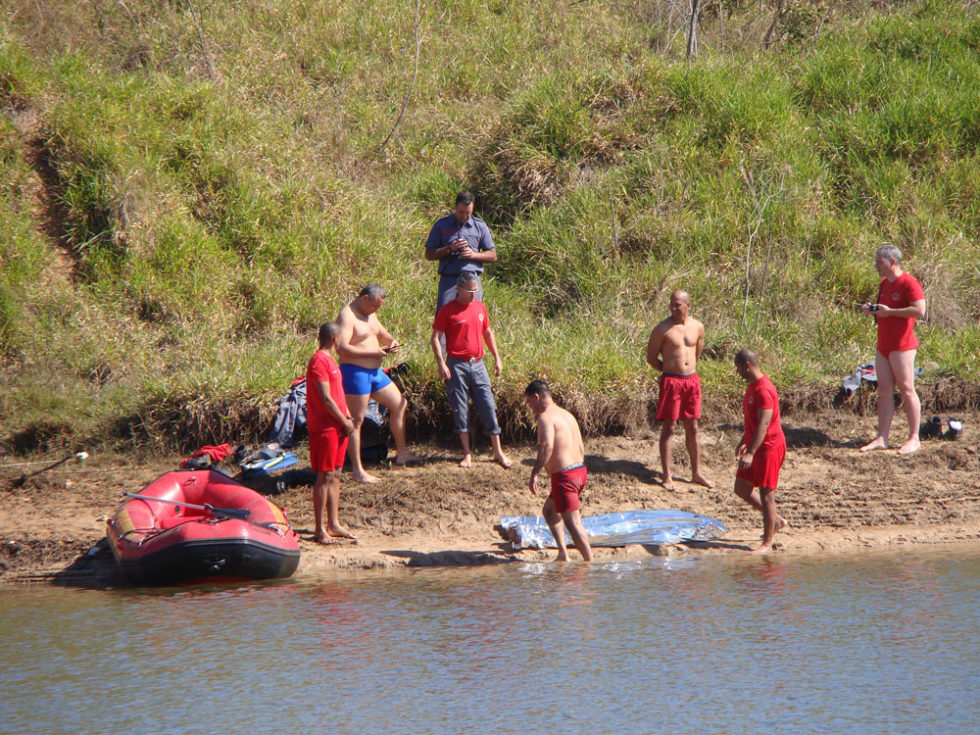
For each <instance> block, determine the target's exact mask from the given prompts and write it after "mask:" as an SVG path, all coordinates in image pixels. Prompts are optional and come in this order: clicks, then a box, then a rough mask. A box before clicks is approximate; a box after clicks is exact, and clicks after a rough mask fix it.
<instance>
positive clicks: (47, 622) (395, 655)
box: [0, 553, 980, 733]
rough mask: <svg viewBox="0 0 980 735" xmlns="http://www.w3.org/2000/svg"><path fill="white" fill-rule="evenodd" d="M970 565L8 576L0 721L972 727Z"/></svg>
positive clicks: (45, 726)
mask: <svg viewBox="0 0 980 735" xmlns="http://www.w3.org/2000/svg"><path fill="white" fill-rule="evenodd" d="M978 562H980V554H976V553H973V554H967V555H960V556H956V555H948V554H947V555H928V554H916V556H915V557H912V556H909V555H875V556H861V557H854V558H831V559H829V560H821V559H810V558H793V557H791V556H788V555H787V556H783V555H780V556H776V557H770V558H761V559H760V558H754V557H753V558H749V557H747V556H738V557H734V556H733V557H716V558H710V559H705V558H697V559H694V558H684V559H669V558H668V559H662V558H652V559H649V560H642V561H633V560H631V561H628V562H609V563H605V564H603V563H600V564H593V565H584V564H574V563H573V564H568V565H556V564H523V565H512V566H508V567H492V568H482V569H473V568H467V569H443V570H439V569H425V570H419V571H417V572H415V573H412V574H410V575H399V576H397V577H384V578H374V579H355V580H345V581H340V582H337V581H330V582H324V583H319V584H315V583H297V582H291V583H285V584H283V583H280V584H275V585H254V586H247V587H239V588H194V589H184V590H162V591H118V592H108V593H99V592H92V591H72V590H65V589H47V588H45V589H17V590H4V591H3V592H0V624H2V625H3V629H4V631H5V644H4V646H3V647H2V649H0V667H2V670H3V671H4V686H3V687H0V709H2V711H3V712H4V720H3V725H2V726H0V731H4V732H24V731H28V730H30V731H38V732H66V731H68V730H71V731H79V730H80V731H83V732H86V731H96V730H102V729H104V728H105V727H106V723H107V722H111V723H112V726H113V728H114V729H115V728H119V729H124V730H125V729H131V728H139V729H148V728H149V729H152V730H153V731H155V732H212V731H214V730H215V729H220V730H227V731H232V732H245V731H251V730H253V729H255V728H256V727H257V726H259V723H261V726H262V727H265V728H267V729H269V728H270V727H271V729H272V731H274V732H285V731H287V730H294V729H299V728H303V729H305V728H310V729H312V730H315V731H321V730H324V729H329V730H331V731H332V732H337V733H347V732H349V733H366V732H385V733H426V732H433V733H442V732H491V731H500V732H517V731H525V730H529V731H534V730H544V729H549V730H551V729H554V727H555V722H556V719H557V720H559V721H560V722H561V728H562V729H565V730H569V731H572V732H576V731H586V730H587V731H589V732H599V733H603V732H608V733H621V732H659V731H661V730H668V729H670V730H675V729H677V730H691V729H699V730H709V731H715V732H741V731H747V730H750V729H751V730H759V729H760V728H761V729H765V728H768V727H779V728H780V729H782V730H784V731H787V732H794V733H796V732H857V731H861V732H862V733H865V732H930V731H934V730H935V729H936V728H935V723H936V722H937V721H942V723H943V727H942V729H943V730H944V731H945V732H970V731H971V728H972V727H973V726H974V725H975V721H976V715H977V711H976V705H975V704H974V700H975V694H974V692H975V691H976V688H977V686H978V685H980V681H978V673H977V672H978V671H980V653H978V646H977V642H978V640H980V623H978V616H977V614H976V603H977V592H978V585H980V564H978ZM188 694H191V696H188ZM178 698H179V699H180V701H181V705H180V706H176V705H175V701H176V699H178ZM270 713H273V715H274V716H273V717H272V720H271V722H272V723H273V724H272V725H271V726H270V725H269V715H270ZM557 713H560V715H559V714H557Z"/></svg>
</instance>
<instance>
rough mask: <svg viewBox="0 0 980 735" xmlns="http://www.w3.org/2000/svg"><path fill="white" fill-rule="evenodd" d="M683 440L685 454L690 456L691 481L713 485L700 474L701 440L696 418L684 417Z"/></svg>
mask: <svg viewBox="0 0 980 735" xmlns="http://www.w3.org/2000/svg"><path fill="white" fill-rule="evenodd" d="M684 440H685V442H686V444H687V454H688V456H689V457H690V458H691V482H696V483H698V484H699V485H704V486H705V487H714V486H715V484H714V483H713V482H712V481H711V480H709V479H708V478H706V477H705V476H704V475H702V474H701V440H700V438H699V436H698V420H697V419H684Z"/></svg>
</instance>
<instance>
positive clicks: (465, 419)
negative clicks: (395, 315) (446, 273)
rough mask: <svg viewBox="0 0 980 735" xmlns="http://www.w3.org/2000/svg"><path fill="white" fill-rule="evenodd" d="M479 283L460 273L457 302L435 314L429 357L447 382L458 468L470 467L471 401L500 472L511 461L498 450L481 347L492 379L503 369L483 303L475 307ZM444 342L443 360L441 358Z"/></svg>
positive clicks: (476, 278) (471, 275)
mask: <svg viewBox="0 0 980 735" xmlns="http://www.w3.org/2000/svg"><path fill="white" fill-rule="evenodd" d="M479 290H480V278H479V276H477V275H476V274H475V273H469V272H467V273H463V274H462V275H460V276H459V278H458V279H457V282H456V298H455V299H453V300H452V301H450V302H449V303H448V304H446V305H445V306H443V307H442V308H441V309H439V312H438V313H437V314H436V319H435V321H434V322H433V323H432V339H431V340H430V344H431V345H432V352H433V354H434V355H435V356H436V364H437V365H438V366H439V377H440V378H442V379H443V380H445V381H446V393H447V394H448V395H449V407H450V409H452V412H453V428H454V430H455V431H456V433H457V434H458V435H459V441H460V443H461V444H462V445H463V459H462V460H460V462H459V466H460V467H472V466H473V455H472V453H471V451H470V427H469V414H470V398H472V399H473V403H474V404H475V405H476V410H477V412H478V413H479V415H480V424H481V425H482V427H483V431H484V432H486V433H487V434H489V435H490V443H491V445H492V446H493V458H494V461H495V462H496V463H497V464H499V465H500V466H501V467H503V468H504V469H507V468H508V467H510V460H509V459H507V456H506V455H505V454H504V453H503V450H502V449H501V448H500V424H499V423H497V403H496V401H495V400H494V398H493V389H492V388H491V387H490V376H489V375H488V374H487V368H486V365H484V364H483V343H484V341H485V342H486V344H487V348H489V350H490V354H491V355H493V374H494V375H495V376H496V377H500V374H501V372H502V369H503V363H502V362H501V359H500V353H499V352H498V351H497V341H496V340H495V339H494V336H493V330H492V329H491V328H490V317H489V315H488V314H487V308H486V307H485V306H484V305H483V302H482V301H476V295H477V293H478V292H479ZM443 336H445V342H446V352H447V353H448V358H446V357H444V356H443V353H442V342H443Z"/></svg>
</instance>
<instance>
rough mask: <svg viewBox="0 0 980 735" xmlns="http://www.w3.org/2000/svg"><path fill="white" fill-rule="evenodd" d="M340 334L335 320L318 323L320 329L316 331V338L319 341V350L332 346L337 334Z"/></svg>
mask: <svg viewBox="0 0 980 735" xmlns="http://www.w3.org/2000/svg"><path fill="white" fill-rule="evenodd" d="M338 334H340V327H338V326H337V323H336V322H326V323H324V324H321V325H320V331H319V332H318V333H317V339H318V340H319V342H320V349H321V350H329V349H330V348H332V347H333V343H334V342H335V341H336V340H337V335H338Z"/></svg>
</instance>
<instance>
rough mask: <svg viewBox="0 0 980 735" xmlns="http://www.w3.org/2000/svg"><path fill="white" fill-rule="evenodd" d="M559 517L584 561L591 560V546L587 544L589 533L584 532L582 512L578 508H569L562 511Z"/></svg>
mask: <svg viewBox="0 0 980 735" xmlns="http://www.w3.org/2000/svg"><path fill="white" fill-rule="evenodd" d="M561 517H562V519H563V520H564V521H565V526H567V527H568V534H569V535H570V536H571V537H572V542H573V543H574V544H575V548H576V549H578V552H579V553H580V554H581V555H582V558H583V559H584V560H585V561H592V546H591V544H589V534H587V533H586V532H585V526H583V525H582V514H581V513H580V512H579V511H578V510H569V511H565V512H564V513H562V514H561Z"/></svg>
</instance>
